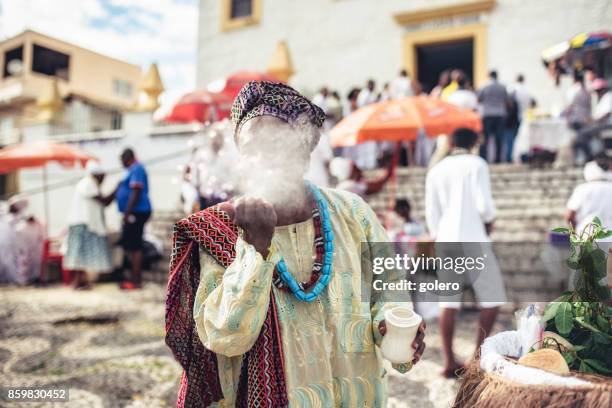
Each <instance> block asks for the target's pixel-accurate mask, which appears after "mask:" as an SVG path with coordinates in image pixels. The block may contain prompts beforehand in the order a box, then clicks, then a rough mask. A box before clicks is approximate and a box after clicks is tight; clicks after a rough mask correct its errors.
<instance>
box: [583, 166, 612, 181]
mask: <svg viewBox="0 0 612 408" xmlns="http://www.w3.org/2000/svg"><path fill="white" fill-rule="evenodd" d="M583 174H584V179H585V180H586V181H606V180H610V181H612V172H609V171H606V170H604V169H602V168H601V167H600V166H599V164H597V162H596V161H590V162H588V163H587V164H585V165H584V173H583Z"/></svg>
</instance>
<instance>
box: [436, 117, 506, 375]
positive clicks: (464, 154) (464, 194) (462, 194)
mask: <svg viewBox="0 0 612 408" xmlns="http://www.w3.org/2000/svg"><path fill="white" fill-rule="evenodd" d="M477 139H478V135H477V134H476V133H475V132H473V131H472V130H469V129H457V130H456V131H455V132H454V133H453V135H452V145H453V148H452V150H451V153H450V155H449V156H448V157H446V158H444V159H443V160H441V161H440V162H439V163H438V164H437V165H435V166H434V167H433V168H431V170H430V171H429V173H428V174H427V179H426V185H425V215H426V219H427V226H428V228H429V233H430V235H431V236H432V237H433V238H434V239H435V241H436V242H438V243H440V242H446V243H455V244H454V245H455V246H456V247H458V248H457V249H459V250H463V248H474V249H473V250H476V251H477V252H479V254H471V253H470V254H469V255H475V256H485V257H487V262H486V269H485V270H483V271H482V273H481V274H480V276H478V278H477V279H475V277H474V276H472V275H471V274H468V277H469V278H474V279H473V283H472V288H473V290H474V293H475V295H476V298H477V299H478V303H479V306H480V307H481V311H480V320H479V330H478V334H477V339H476V350H478V348H479V347H480V344H481V343H482V341H483V340H484V339H485V338H486V337H487V336H488V335H489V334H490V331H491V328H492V327H493V324H494V323H495V319H496V317H497V313H498V311H499V306H501V305H502V304H503V301H504V300H505V293H504V287H503V283H502V278H501V272H500V270H499V265H498V264H497V261H496V260H495V256H494V254H493V252H492V249H491V246H490V243H489V241H490V240H489V236H488V235H489V233H490V231H491V228H492V223H493V218H494V216H495V205H494V203H493V198H492V196H491V181H490V178H489V169H488V166H487V162H486V161H485V160H484V159H482V158H481V157H478V156H476V155H473V154H471V153H470V151H471V150H472V149H473V148H474V146H475V145H476V141H477ZM466 242H471V243H473V244H471V245H464V246H462V245H461V243H466ZM438 247H440V248H449V247H452V244H446V246H443V245H436V256H442V255H441V254H440V253H439V250H438ZM484 254H486V255H484ZM466 274H467V273H466ZM445 298H446V299H448V300H450V301H444V302H440V303H439V304H440V308H441V309H442V313H441V316H440V331H441V334H442V344H443V350H444V355H445V361H446V366H445V368H444V370H443V372H442V375H444V376H445V377H452V376H454V375H455V373H456V371H457V370H460V369H462V368H463V364H462V363H460V362H458V361H457V360H456V359H455V356H454V354H453V349H452V340H453V331H454V324H455V314H456V311H457V310H458V309H459V308H460V306H461V294H457V295H455V296H447V297H445ZM485 298H486V300H488V301H484V300H483V299H485Z"/></svg>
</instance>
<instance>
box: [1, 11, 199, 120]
mask: <svg viewBox="0 0 612 408" xmlns="http://www.w3.org/2000/svg"><path fill="white" fill-rule="evenodd" d="M197 20H198V1H197V0H192V1H191V2H189V1H185V0H181V1H178V0H54V1H53V2H50V1H49V0H19V1H15V0H0V39H2V38H6V37H10V36H13V35H16V34H19V33H20V32H21V31H23V30H24V29H26V28H30V29H33V30H36V31H40V32H42V33H44V34H47V35H50V36H53V37H57V38H59V39H62V40H64V41H68V42H71V43H74V44H77V45H80V46H83V47H86V48H89V49H92V50H94V51H97V52H100V53H103V54H106V55H110V56H113V57H116V58H119V59H122V60H125V61H128V62H132V63H135V64H138V65H140V66H142V67H143V69H147V68H148V66H149V64H151V63H152V62H157V63H158V65H159V68H160V72H161V75H162V79H163V81H164V85H165V87H166V92H165V93H164V95H162V98H161V101H162V109H164V108H165V109H168V107H169V106H170V105H171V104H172V103H173V102H174V101H175V100H176V99H177V98H178V97H179V96H180V95H182V94H183V93H185V92H188V91H190V90H193V88H194V87H195V54H196V37H197V23H198V21H197Z"/></svg>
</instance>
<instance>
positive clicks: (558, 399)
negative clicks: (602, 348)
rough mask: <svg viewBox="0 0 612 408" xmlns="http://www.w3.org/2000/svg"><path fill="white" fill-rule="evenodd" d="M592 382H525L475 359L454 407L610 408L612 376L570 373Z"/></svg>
mask: <svg viewBox="0 0 612 408" xmlns="http://www.w3.org/2000/svg"><path fill="white" fill-rule="evenodd" d="M571 375H572V376H573V377H575V378H580V379H582V380H586V381H589V382H590V383H591V385H584V386H576V387H563V386H548V385H526V384H520V383H517V382H515V381H511V380H508V379H506V378H504V377H502V376H500V375H497V374H490V373H487V372H485V371H484V370H482V369H481V368H480V360H479V359H476V360H474V361H472V362H471V363H470V364H469V365H468V367H467V368H466V371H465V373H464V374H463V375H462V376H461V380H460V381H461V385H460V387H459V391H458V393H457V396H456V398H455V402H454V403H453V407H454V408H511V407H520V408H536V407H537V408H540V407H554V408H576V407H578V408H581V407H582V408H610V407H612V378H609V377H604V376H600V375H586V374H578V373H572V374H571Z"/></svg>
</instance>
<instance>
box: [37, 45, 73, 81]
mask: <svg viewBox="0 0 612 408" xmlns="http://www.w3.org/2000/svg"><path fill="white" fill-rule="evenodd" d="M69 67H70V56H69V55H68V54H64V53H63V52H59V51H55V50H52V49H50V48H46V47H43V46H40V45H36V44H34V46H33V48H32V72H37V73H39V74H44V75H49V76H54V77H57V78H61V79H65V80H66V81H67V80H68V69H69Z"/></svg>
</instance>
